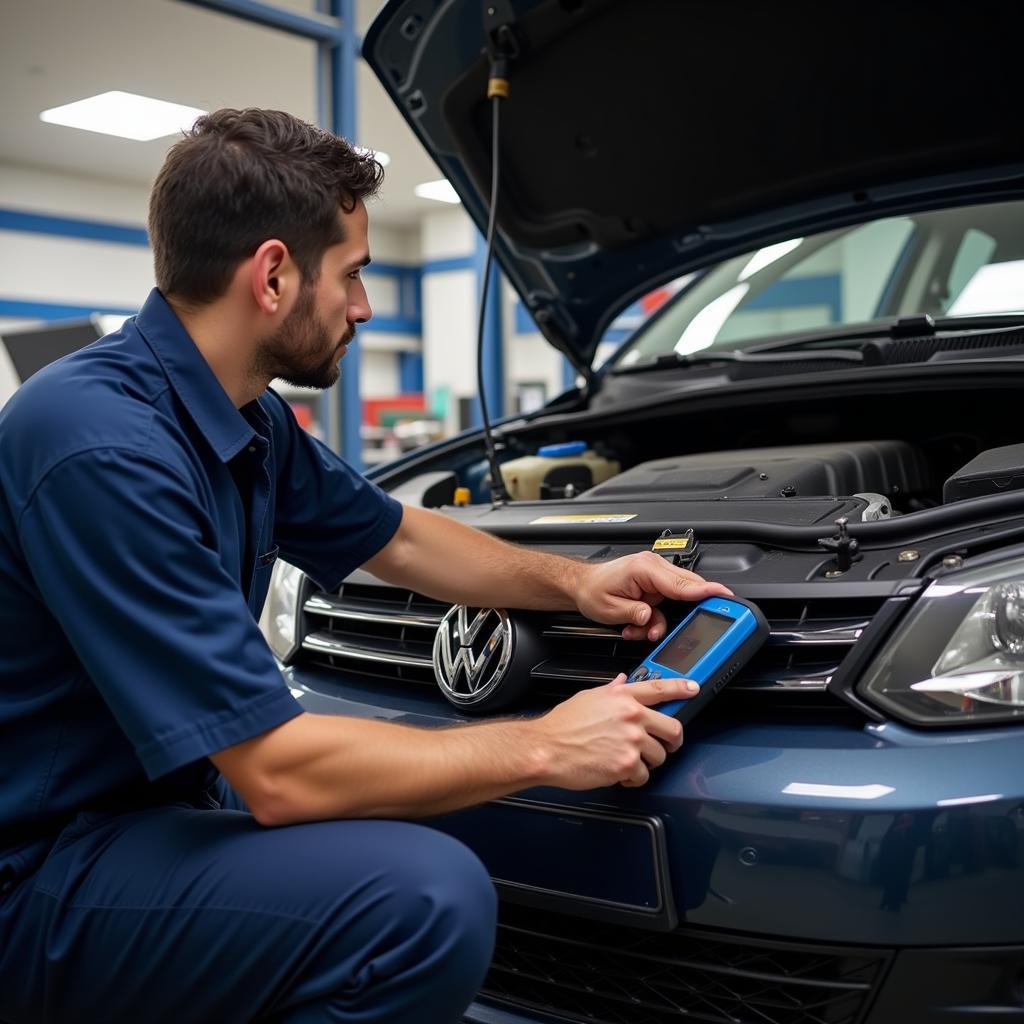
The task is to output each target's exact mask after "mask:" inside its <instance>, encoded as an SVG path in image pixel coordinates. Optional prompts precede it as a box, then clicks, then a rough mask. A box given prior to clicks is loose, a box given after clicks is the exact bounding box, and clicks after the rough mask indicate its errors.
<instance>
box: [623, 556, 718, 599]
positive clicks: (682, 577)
mask: <svg viewBox="0 0 1024 1024" xmlns="http://www.w3.org/2000/svg"><path fill="white" fill-rule="evenodd" d="M638 557H639V558H642V559H643V560H644V565H645V571H646V572H647V573H649V574H650V576H649V578H650V583H651V584H652V586H651V587H650V588H649V589H651V590H656V591H657V592H658V593H659V594H662V595H664V596H665V597H670V598H672V599H674V600H676V601H703V600H704V598H705V597H731V596H732V591H731V590H730V589H729V588H728V587H727V586H725V585H724V584H722V583H709V582H708V581H707V580H706V579H704V577H703V576H698V575H697V573H695V572H690V570H689V569H680V568H679V567H678V566H676V565H672V563H671V562H669V561H667V560H666V559H664V558H662V557H661V555H656V554H654V552H653V551H645V552H643V554H641V555H639V556H638Z"/></svg>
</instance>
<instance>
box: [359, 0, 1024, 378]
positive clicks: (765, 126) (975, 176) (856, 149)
mask: <svg viewBox="0 0 1024 1024" xmlns="http://www.w3.org/2000/svg"><path fill="white" fill-rule="evenodd" d="M1022 30H1024V4H1017V3H1006V2H1004V0H973V2H971V3H967V2H965V0H933V2H932V3H930V4H922V3H910V2H908V0H861V2H860V3H858V4H856V5H840V6H834V5H830V4H821V3H820V2H817V0H791V2H787V3H775V4H773V3H765V2H764V0H391V2H389V3H388V4H387V5H386V7H385V8H384V9H383V10H382V11H381V13H380V14H379V15H378V17H377V19H376V20H375V22H374V23H373V25H372V27H371V28H370V30H369V32H368V33H367V35H366V38H365V41H364V45H363V53H364V56H365V58H366V59H367V61H368V62H369V64H370V66H371V67H372V68H373V70H374V71H375V73H376V74H377V76H378V77H379V78H380V80H381V82H382V83H383V85H384V87H385V89H387V91H388V92H389V94H390V95H391V97H392V99H393V100H394V101H395V103H396V104H397V105H398V107H399V109H400V110H401V111H402V112H403V114H404V116H405V118H406V120H407V121H408V122H409V124H410V125H411V126H412V128H413V130H414V131H415V132H416V134H417V135H418V136H419V138H420V139H421V141H422V142H423V144H424V145H425V146H426V147H427V149H428V150H429V151H430V154H431V156H432V157H433V158H434V160H435V161H436V162H437V164H438V166H439V167H440V168H441V170H442V173H444V174H445V176H446V177H447V178H448V179H449V180H450V181H451V183H452V184H453V185H454V187H455V189H456V191H457V192H458V193H459V195H460V196H461V197H462V200H463V203H464V205H465V208H466V210H467V212H468V213H469V215H470V216H471V217H472V218H473V220H474V221H475V222H476V223H477V225H478V226H480V227H481V229H482V228H483V227H484V225H485V224H486V219H487V205H488V202H489V194H490V175H491V156H490V154H491V111H490V105H489V101H488V100H487V99H486V88H487V79H488V72H489V67H490V62H489V58H488V48H489V47H493V46H495V45H497V46H502V47H507V48H509V49H512V50H515V51H516V55H515V56H513V57H512V58H511V59H510V60H509V63H508V71H507V77H508V80H509V83H510V94H509V97H508V99H507V100H504V101H503V103H502V107H501V114H500V125H501V129H500V173H501V188H500V197H499V201H498V228H499V230H498V237H497V242H496V256H497V259H498V261H499V262H500V264H501V266H502V268H503V270H504V271H505V274H506V275H507V277H508V278H509V280H510V281H511V283H512V284H513V286H514V287H515V288H516V290H517V291H518V293H519V295H520V296H521V298H522V299H523V302H524V303H525V305H526V307H527V308H528V309H529V310H530V311H531V313H532V314H533V317H534V319H535V320H536V322H537V324H538V326H539V328H540V330H541V331H542V332H543V333H544V335H545V336H546V337H547V338H548V340H549V341H550V342H551V343H552V344H553V345H555V347H556V348H558V349H559V350H561V351H562V352H564V353H565V354H566V355H567V356H568V357H569V358H570V359H571V360H572V362H573V363H574V364H575V365H576V366H577V368H579V369H580V370H581V371H586V372H588V371H589V367H590V363H591V360H592V358H593V355H594V351H595V349H596V347H597V344H598V341H599V340H600V336H601V334H602V333H603V331H604V329H605V328H606V327H607V326H608V324H609V323H610V322H611V320H612V318H613V317H614V316H615V315H616V314H617V313H618V312H619V311H620V310H621V309H623V308H624V307H625V306H626V305H628V304H629V303H630V302H632V301H633V300H634V299H636V298H637V297H638V296H640V295H642V294H643V293H644V292H646V291H648V290H650V289H651V288H652V287H654V286H656V285H657V284H659V283H661V282H664V281H666V280H669V279H670V278H672V277H675V276H677V275H679V274H681V273H685V272H687V271H690V270H694V269H698V268H700V267H702V266H705V265H708V264H710V263H712V262H716V261H718V260H720V259H724V258H727V257H729V256H733V255H737V254H740V253H743V252H746V251H749V250H751V249H755V248H758V247H759V246H761V245H765V244H769V243H771V242H775V241H781V240H784V239H787V238H791V237H796V236H799V235H805V234H808V233H811V232H815V231H822V230H827V229H829V228H833V227H838V226H842V225H845V224H850V223H856V222H859V221H862V220H869V219H872V218H875V217H878V216H880V215H882V214H887V213H898V212H903V211H908V210H911V209H925V208H929V207H939V206H951V205H957V204H959V203H969V202H976V201H980V200H991V199H993V198H996V197H1005V198H1009V197H1013V196H1017V195H1020V194H1022V193H1024V121H1022V119H1021V117H1020V106H1021V104H1020V98H1021V96H1022V94H1024V85H1022V78H1021V74H1020V71H1019V60H1020V58H1019V53H1020V40H1021V38H1024V31H1022Z"/></svg>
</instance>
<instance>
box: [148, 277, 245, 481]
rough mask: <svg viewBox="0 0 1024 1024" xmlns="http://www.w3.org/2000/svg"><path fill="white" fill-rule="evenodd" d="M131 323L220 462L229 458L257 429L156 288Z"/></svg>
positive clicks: (239, 449)
mask: <svg viewBox="0 0 1024 1024" xmlns="http://www.w3.org/2000/svg"><path fill="white" fill-rule="evenodd" d="M135 326H136V327H137V328H138V329H139V333H140V334H141V335H142V337H143V338H144V339H145V340H146V342H147V344H148V345H149V347H150V348H151V349H152V350H153V354H154V355H155V356H156V357H157V359H158V360H159V361H160V365H161V367H163V371H164V373H165V374H166V375H167V379H168V381H169V382H170V384H171V387H172V388H174V390H175V392H177V395H178V397H179V398H180V399H181V401H182V403H183V404H184V406H185V408H186V409H188V411H189V414H190V415H191V417H192V419H193V420H195V424H196V426H197V427H198V428H199V429H200V431H202V433H203V436H204V437H205V438H206V440H207V441H209V442H210V446H211V447H212V448H213V450H214V451H215V452H216V453H217V455H218V456H219V457H220V459H221V461H223V462H228V461H229V460H230V459H233V458H234V457H235V456H236V455H237V454H238V453H239V452H240V451H241V450H242V448H244V447H245V446H246V445H247V444H248V443H249V441H250V440H251V439H252V438H253V436H254V435H255V434H256V430H255V429H254V427H253V425H252V424H251V423H250V422H249V421H248V420H247V419H246V418H245V417H244V416H243V415H242V413H241V412H240V411H239V410H238V409H236V408H235V404H234V402H232V401H231V399H230V398H229V397H228V393H227V392H226V391H225V390H224V388H223V387H222V386H221V383H220V381H219V380H217V377H216V374H214V372H213V370H212V369H210V364H209V363H208V362H207V361H206V359H205V358H204V357H203V354H202V353H201V352H200V351H199V349H198V348H196V343H195V342H194V341H193V340H192V338H191V337H190V336H189V333H188V331H186V330H185V328H184V326H183V325H182V323H181V321H180V320H179V319H178V317H177V316H176V315H175V313H174V310H173V309H171V307H170V305H169V304H168V302H167V300H166V299H165V298H164V297H163V295H161V294H160V292H159V290H158V289H156V288H154V289H153V290H152V291H151V292H150V293H149V297H148V298H147V299H146V302H145V305H143V307H142V309H141V310H140V311H139V314H138V316H137V317H136V318H135Z"/></svg>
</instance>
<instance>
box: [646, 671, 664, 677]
mask: <svg viewBox="0 0 1024 1024" xmlns="http://www.w3.org/2000/svg"><path fill="white" fill-rule="evenodd" d="M647 678H648V679H660V678H661V673H660V672H652V673H651V674H650V675H649V676H648V677H647Z"/></svg>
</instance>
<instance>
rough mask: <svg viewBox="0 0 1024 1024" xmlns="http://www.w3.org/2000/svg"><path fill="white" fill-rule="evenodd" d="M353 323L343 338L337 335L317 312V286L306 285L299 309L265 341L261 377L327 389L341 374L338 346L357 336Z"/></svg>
mask: <svg viewBox="0 0 1024 1024" xmlns="http://www.w3.org/2000/svg"><path fill="white" fill-rule="evenodd" d="M355 334H356V329H355V327H354V326H352V325H351V324H350V325H349V327H348V329H347V330H346V331H345V333H344V334H343V335H342V336H341V337H340V338H333V337H332V336H331V332H330V330H329V329H328V327H327V325H326V324H325V323H324V322H323V320H321V319H320V317H319V316H318V315H317V312H316V301H315V298H314V288H313V286H312V285H311V284H304V285H303V286H302V290H301V291H300V292H299V297H298V299H296V301H295V308H294V309H293V310H292V311H291V312H290V313H289V314H288V316H287V317H285V319H284V321H283V323H282V324H281V326H280V327H279V328H278V329H277V330H276V331H275V332H274V333H273V334H272V335H271V336H270V337H269V338H267V339H266V341H264V342H263V344H262V346H261V347H260V350H259V352H258V353H257V355H256V360H255V370H256V373H257V376H258V377H262V378H264V379H269V380H274V379H275V378H277V377H280V378H281V379H282V380H285V381H287V382H288V383H289V384H292V385H294V386H295V387H298V388H316V389H317V390H320V391H323V390H325V389H326V388H329V387H331V386H332V385H333V384H335V383H337V380H338V378H339V377H340V376H341V368H340V367H339V365H338V363H339V362H340V360H341V356H340V355H339V354H338V348H339V347H340V346H341V345H347V344H348V343H349V342H351V341H352V339H353V338H354V337H355Z"/></svg>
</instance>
